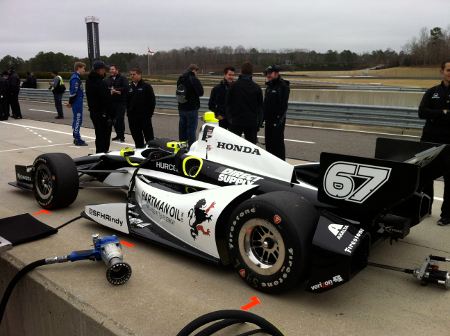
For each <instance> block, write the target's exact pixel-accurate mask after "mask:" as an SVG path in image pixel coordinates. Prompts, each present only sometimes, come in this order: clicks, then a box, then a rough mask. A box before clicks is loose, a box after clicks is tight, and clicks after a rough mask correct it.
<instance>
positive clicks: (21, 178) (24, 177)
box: [17, 173, 31, 182]
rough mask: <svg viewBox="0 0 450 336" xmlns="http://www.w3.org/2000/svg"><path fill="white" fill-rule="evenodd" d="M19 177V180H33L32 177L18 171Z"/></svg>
mask: <svg viewBox="0 0 450 336" xmlns="http://www.w3.org/2000/svg"><path fill="white" fill-rule="evenodd" d="M17 179H18V180H25V181H30V182H31V177H29V176H25V175H22V174H19V173H17Z"/></svg>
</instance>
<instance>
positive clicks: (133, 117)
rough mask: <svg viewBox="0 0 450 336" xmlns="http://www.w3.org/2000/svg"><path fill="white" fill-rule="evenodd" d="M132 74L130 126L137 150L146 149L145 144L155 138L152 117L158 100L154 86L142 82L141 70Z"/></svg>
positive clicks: (129, 105)
mask: <svg viewBox="0 0 450 336" xmlns="http://www.w3.org/2000/svg"><path fill="white" fill-rule="evenodd" d="M130 74H131V81H132V83H131V84H130V85H129V86H128V92H127V116H128V125H129V126H130V131H131V136H132V137H133V140H134V144H135V146H136V148H144V146H145V143H146V142H149V141H150V140H153V138H154V135H153V125H152V116H153V112H154V111H155V105H156V98H155V93H154V92H153V88H152V86H151V85H150V84H148V83H146V82H144V81H143V80H142V70H141V69H140V68H133V69H132V70H131V71H130ZM144 138H145V142H144Z"/></svg>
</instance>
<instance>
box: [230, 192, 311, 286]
mask: <svg viewBox="0 0 450 336" xmlns="http://www.w3.org/2000/svg"><path fill="white" fill-rule="evenodd" d="M318 220H319V213H318V211H317V210H316V208H315V207H314V206H313V205H312V204H311V203H309V202H308V201H307V200H306V199H304V198H303V197H301V196H300V195H297V194H294V193H291V192H286V191H280V192H272V193H268V194H264V195H261V196H258V197H254V198H251V199H249V200H247V201H245V202H243V203H242V204H240V205H239V206H238V207H237V208H236V210H235V211H234V212H233V213H232V215H231V218H230V220H229V222H228V225H227V229H226V234H227V239H228V244H227V249H228V253H229V257H230V260H231V263H232V265H233V266H234V268H235V270H236V271H237V272H238V273H239V275H240V276H241V278H242V279H243V280H244V281H245V282H246V283H247V284H248V285H250V286H251V287H253V288H256V289H257V290H259V291H261V292H264V293H269V294H271V293H280V292H283V291H286V290H288V289H290V288H292V287H294V286H295V285H296V284H298V283H299V282H300V280H304V279H305V278H306V276H307V274H308V271H309V266H310V254H311V244H312V237H313V235H314V231H315V228H316V225H317V222H318Z"/></svg>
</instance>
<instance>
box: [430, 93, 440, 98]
mask: <svg viewBox="0 0 450 336" xmlns="http://www.w3.org/2000/svg"><path fill="white" fill-rule="evenodd" d="M433 98H437V99H439V93H435V94H434V95H433V97H431V99H433Z"/></svg>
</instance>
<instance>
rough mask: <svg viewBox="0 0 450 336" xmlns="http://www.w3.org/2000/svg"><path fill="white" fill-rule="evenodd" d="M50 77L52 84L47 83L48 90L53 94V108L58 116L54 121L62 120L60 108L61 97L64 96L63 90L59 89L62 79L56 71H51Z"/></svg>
mask: <svg viewBox="0 0 450 336" xmlns="http://www.w3.org/2000/svg"><path fill="white" fill-rule="evenodd" d="M52 76H53V83H49V84H50V88H49V90H52V92H53V98H54V100H55V108H56V112H58V115H57V116H56V117H55V119H64V112H63V107H62V97H63V94H64V90H63V89H62V88H61V85H63V84H64V82H63V79H62V77H61V76H59V75H58V71H57V70H53V71H52ZM30 81H31V80H30Z"/></svg>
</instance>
